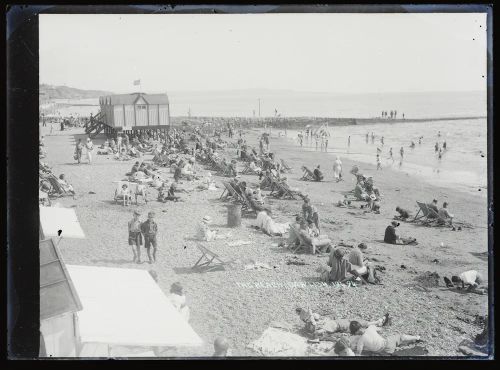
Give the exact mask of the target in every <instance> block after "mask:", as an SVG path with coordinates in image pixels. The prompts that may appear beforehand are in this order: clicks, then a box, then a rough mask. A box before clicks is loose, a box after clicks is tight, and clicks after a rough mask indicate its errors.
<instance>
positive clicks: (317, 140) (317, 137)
mask: <svg viewBox="0 0 500 370" xmlns="http://www.w3.org/2000/svg"><path fill="white" fill-rule="evenodd" d="M315 139H316V150H318V142H319V136H318V134H316V138H315Z"/></svg>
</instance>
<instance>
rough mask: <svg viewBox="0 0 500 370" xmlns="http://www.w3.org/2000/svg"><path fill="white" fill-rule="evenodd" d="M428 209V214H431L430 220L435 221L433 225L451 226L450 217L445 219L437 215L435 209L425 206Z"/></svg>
mask: <svg viewBox="0 0 500 370" xmlns="http://www.w3.org/2000/svg"><path fill="white" fill-rule="evenodd" d="M427 209H428V210H429V215H431V216H432V218H431V222H435V226H452V221H451V219H450V220H448V219H445V218H443V217H441V216H440V215H439V213H437V212H436V211H435V210H433V209H432V208H430V207H427Z"/></svg>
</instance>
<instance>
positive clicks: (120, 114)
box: [99, 93, 170, 131]
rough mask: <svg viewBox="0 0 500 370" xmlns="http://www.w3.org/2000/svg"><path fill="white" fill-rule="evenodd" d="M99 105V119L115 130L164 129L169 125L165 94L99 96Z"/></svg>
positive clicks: (168, 109) (167, 102)
mask: <svg viewBox="0 0 500 370" xmlns="http://www.w3.org/2000/svg"><path fill="white" fill-rule="evenodd" d="M99 105H100V107H101V113H100V121H101V122H103V123H104V124H105V125H106V126H108V127H109V128H111V129H113V130H115V131H130V130H150V129H153V130H155V129H166V128H168V126H169V125H170V107H169V100H168V96H167V94H146V93H132V94H121V95H108V96H101V97H100V98H99Z"/></svg>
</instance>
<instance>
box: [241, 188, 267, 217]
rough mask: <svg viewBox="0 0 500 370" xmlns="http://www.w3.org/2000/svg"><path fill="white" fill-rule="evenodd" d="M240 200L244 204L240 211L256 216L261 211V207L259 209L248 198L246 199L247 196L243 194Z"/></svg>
mask: <svg viewBox="0 0 500 370" xmlns="http://www.w3.org/2000/svg"><path fill="white" fill-rule="evenodd" d="M241 198H242V199H243V202H244V203H243V206H244V207H242V210H243V209H244V210H245V212H246V213H251V214H255V215H257V213H259V212H260V211H261V210H262V208H263V207H260V209H259V207H257V206H256V205H255V203H254V202H253V201H252V200H251V199H250V198H248V196H247V195H246V194H245V193H243V194H242V195H241Z"/></svg>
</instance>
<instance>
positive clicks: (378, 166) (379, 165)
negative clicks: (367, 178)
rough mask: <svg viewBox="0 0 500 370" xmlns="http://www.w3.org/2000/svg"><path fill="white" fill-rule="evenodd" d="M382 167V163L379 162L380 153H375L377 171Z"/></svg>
mask: <svg viewBox="0 0 500 370" xmlns="http://www.w3.org/2000/svg"><path fill="white" fill-rule="evenodd" d="M381 169H382V163H380V154H378V153H377V171H378V170H381Z"/></svg>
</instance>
